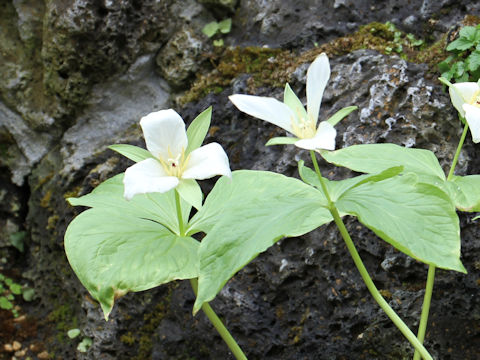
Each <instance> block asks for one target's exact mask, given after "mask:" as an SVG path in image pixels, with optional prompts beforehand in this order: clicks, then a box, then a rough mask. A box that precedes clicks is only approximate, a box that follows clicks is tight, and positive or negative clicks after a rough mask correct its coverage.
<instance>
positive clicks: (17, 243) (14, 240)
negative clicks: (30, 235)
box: [10, 231, 27, 252]
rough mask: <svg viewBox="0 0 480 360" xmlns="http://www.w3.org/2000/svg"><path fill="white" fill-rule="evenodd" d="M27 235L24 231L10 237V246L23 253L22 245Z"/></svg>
mask: <svg viewBox="0 0 480 360" xmlns="http://www.w3.org/2000/svg"><path fill="white" fill-rule="evenodd" d="M26 235H27V232H26V231H18V232H15V233H13V234H11V235H10V244H12V246H14V247H16V248H17V249H18V251H20V252H23V251H24V245H23V241H24V239H25V236H26Z"/></svg>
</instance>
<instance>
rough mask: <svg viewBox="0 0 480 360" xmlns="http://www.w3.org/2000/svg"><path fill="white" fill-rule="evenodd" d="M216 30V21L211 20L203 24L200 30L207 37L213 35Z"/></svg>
mask: <svg viewBox="0 0 480 360" xmlns="http://www.w3.org/2000/svg"><path fill="white" fill-rule="evenodd" d="M217 31H218V23H217V22H216V21H212V22H210V23H208V24H207V25H205V26H204V27H203V29H202V32H203V33H204V34H205V35H207V36H208V37H209V38H210V37H212V36H213V35H215V34H216V33H217Z"/></svg>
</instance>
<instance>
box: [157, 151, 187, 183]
mask: <svg viewBox="0 0 480 360" xmlns="http://www.w3.org/2000/svg"><path fill="white" fill-rule="evenodd" d="M189 159H190V155H188V156H187V157H185V148H183V147H182V152H181V153H180V154H177V156H173V154H172V152H171V151H170V148H168V159H167V160H166V161H165V160H163V159H158V160H159V161H160V164H162V166H163V169H164V170H165V172H166V173H167V174H168V175H169V176H175V177H177V178H179V179H180V178H181V177H182V174H183V172H184V171H185V169H186V167H187V164H188V160H189Z"/></svg>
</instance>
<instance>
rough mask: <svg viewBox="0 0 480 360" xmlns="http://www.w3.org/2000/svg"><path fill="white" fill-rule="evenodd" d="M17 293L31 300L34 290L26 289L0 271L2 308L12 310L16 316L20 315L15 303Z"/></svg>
mask: <svg viewBox="0 0 480 360" xmlns="http://www.w3.org/2000/svg"><path fill="white" fill-rule="evenodd" d="M15 295H22V296H23V299H24V300H25V301H31V300H32V299H33V296H34V290H33V289H31V288H26V289H24V288H22V285H20V284H17V283H16V282H14V281H13V280H12V279H10V278H8V277H6V276H5V275H3V274H1V273H0V309H4V310H10V311H11V312H12V314H13V316H14V317H18V310H17V309H16V308H15V305H14V301H15Z"/></svg>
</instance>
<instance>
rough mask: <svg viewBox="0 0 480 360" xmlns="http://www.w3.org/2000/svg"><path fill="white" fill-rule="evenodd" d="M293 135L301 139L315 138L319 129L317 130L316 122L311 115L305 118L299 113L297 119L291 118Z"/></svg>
mask: <svg viewBox="0 0 480 360" xmlns="http://www.w3.org/2000/svg"><path fill="white" fill-rule="evenodd" d="M290 121H291V123H292V129H293V134H294V135H296V136H297V137H298V138H300V139H311V138H313V137H314V136H315V134H316V132H317V129H316V128H315V125H316V124H315V120H314V119H312V117H311V116H310V115H307V117H306V118H305V116H304V115H303V114H302V113H301V112H300V111H297V117H296V118H295V117H293V116H292V118H291V120H290Z"/></svg>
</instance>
